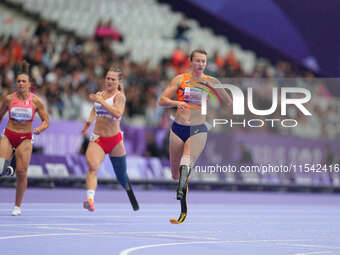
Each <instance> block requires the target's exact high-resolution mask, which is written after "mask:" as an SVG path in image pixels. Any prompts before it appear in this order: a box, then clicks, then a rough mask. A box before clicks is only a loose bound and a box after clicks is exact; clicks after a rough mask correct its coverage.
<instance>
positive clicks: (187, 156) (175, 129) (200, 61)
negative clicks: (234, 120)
mask: <svg viewBox="0 0 340 255" xmlns="http://www.w3.org/2000/svg"><path fill="white" fill-rule="evenodd" d="M190 62H191V71H190V72H189V73H183V74H179V75H177V76H176V77H174V78H173V79H172V80H171V81H170V83H169V85H168V87H167V88H166V89H165V90H164V92H163V93H162V95H161V97H160V100H159V105H160V106H163V107H168V108H171V107H177V112H176V115H175V120H174V122H173V124H172V127H171V130H170V145H169V150H170V166H171V173H172V178H173V179H175V180H178V186H177V195H176V196H177V200H180V202H181V214H180V217H179V218H178V220H176V219H170V222H171V223H174V224H178V223H182V222H184V220H185V218H186V215H187V203H186V195H187V190H188V185H187V182H188V178H189V175H190V171H191V169H192V167H193V165H194V164H195V162H196V160H197V159H198V157H199V156H200V154H201V152H202V151H203V149H204V147H205V144H206V140H207V132H208V128H207V126H206V125H205V121H206V115H202V114H201V105H200V104H201V100H202V94H203V92H202V90H201V89H199V88H198V87H200V86H208V85H210V86H209V87H212V86H213V85H214V84H219V83H220V82H219V81H218V80H217V79H216V78H214V77H212V76H208V75H205V74H204V70H205V67H206V64H207V63H206V62H207V52H206V51H205V50H204V49H196V50H194V51H192V53H191V54H190ZM216 91H217V92H218V93H219V94H221V96H222V97H223V98H224V100H225V101H226V102H227V104H228V105H230V104H231V103H232V99H231V98H230V96H229V95H228V94H227V92H226V91H225V90H224V89H216ZM175 95H177V100H174V99H172V98H173V96H175Z"/></svg>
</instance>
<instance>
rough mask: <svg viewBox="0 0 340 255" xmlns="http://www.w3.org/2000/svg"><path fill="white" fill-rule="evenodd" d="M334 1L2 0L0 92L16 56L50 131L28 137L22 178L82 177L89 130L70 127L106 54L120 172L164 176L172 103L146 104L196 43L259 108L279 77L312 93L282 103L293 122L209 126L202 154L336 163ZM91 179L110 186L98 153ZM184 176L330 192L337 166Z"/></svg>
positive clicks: (72, 182) (81, 115)
mask: <svg viewBox="0 0 340 255" xmlns="http://www.w3.org/2000/svg"><path fill="white" fill-rule="evenodd" d="M293 5H294V8H293ZM296 5H298V6H296ZM339 9H340V3H339V2H336V1H329V2H328V3H327V4H324V3H322V5H321V2H315V3H313V5H312V4H310V3H309V1H308V0H300V1H298V3H297V2H296V1H285V0H275V1H271V0H256V1H254V0H250V1H247V4H244V1H242V4H241V1H199V0H183V1H176V0H173V1H171V0H143V1H138V0H137V1H134V0H124V1H120V0H97V1H91V0H72V1H70V0H57V1H56V0H3V1H1V3H0V84H1V91H0V92H1V98H3V96H5V95H7V94H8V93H11V92H13V91H14V89H15V63H16V62H17V61H18V60H22V59H26V60H27V61H28V62H29V63H30V64H31V67H32V70H31V71H32V77H33V78H34V85H33V88H32V90H33V91H34V93H36V94H38V95H39V96H40V97H41V98H43V99H44V101H45V104H46V105H47V107H48V112H49V114H50V119H51V125H50V128H49V129H48V130H47V131H45V132H44V133H43V134H41V135H40V136H38V137H36V140H35V144H34V154H33V156H32V161H31V166H30V168H29V173H28V176H29V180H30V184H31V185H38V186H48V187H54V186H56V185H57V186H58V185H60V186H74V187H82V186H83V185H84V181H85V176H86V173H87V166H86V162H85V159H84V155H83V154H84V149H85V147H86V144H87V142H88V139H87V138H86V137H82V135H81V132H80V131H81V127H82V125H83V122H84V120H86V119H87V117H88V114H89V112H90V110H91V104H90V102H89V100H88V94H89V93H91V92H96V91H98V90H100V89H101V86H102V84H103V75H104V74H105V70H107V68H108V66H110V65H111V64H112V63H116V64H117V65H119V66H120V67H121V69H122V70H123V73H124V87H125V93H126V96H127V105H126V114H125V116H124V118H123V120H122V127H123V131H124V137H125V145H126V147H127V153H128V172H129V175H130V178H131V179H132V181H133V182H134V183H139V184H142V185H144V186H143V187H147V188H150V187H152V186H153V185H170V186H173V185H175V183H174V182H173V181H172V180H171V177H170V170H169V161H168V129H169V126H170V124H171V120H170V118H169V116H170V115H171V113H172V111H173V110H165V109H162V108H160V107H157V100H158V97H159V96H160V93H161V92H162V90H164V88H165V86H166V85H167V82H168V81H169V79H171V77H173V76H174V75H176V74H177V73H181V72H184V71H185V70H187V69H188V68H189V66H190V62H189V60H188V57H187V54H188V53H189V52H190V51H191V50H192V49H195V48H198V47H203V48H205V49H206V50H207V51H208V54H209V55H208V64H207V74H211V75H214V76H216V77H217V78H220V79H221V80H223V77H226V78H229V79H230V78H236V79H238V81H239V84H240V86H241V88H242V89H243V90H244V91H246V89H247V87H249V86H251V87H252V88H253V89H254V93H255V95H256V102H257V103H256V104H257V106H258V107H259V108H261V107H262V108H263V109H267V108H268V105H269V106H270V105H271V96H272V94H271V90H272V88H275V87H276V88H280V86H282V84H284V82H283V81H284V79H285V78H290V79H293V80H294V86H299V87H303V88H307V89H309V90H310V91H311V92H312V101H311V103H310V104H309V105H308V108H309V110H310V111H311V112H312V114H313V115H312V117H307V118H305V117H304V116H299V114H298V112H297V111H294V110H292V111H290V112H289V114H290V117H292V118H295V119H298V120H299V126H298V127H297V128H289V129H287V128H286V129H282V128H267V127H263V128H256V129H250V128H240V127H235V128H224V129H223V130H214V131H213V132H211V133H210V134H209V139H208V143H207V147H206V149H205V152H204V154H203V155H202V160H206V162H207V161H209V162H211V163H212V164H222V163H225V164H227V163H229V164H234V165H238V164H240V163H248V164H252V165H256V164H272V165H280V164H284V165H289V164H302V165H303V164H305V163H307V164H322V165H324V164H327V165H335V164H339V161H340V160H339V159H340V146H339V144H340V143H339V137H340V118H339V116H340V115H339V113H340V102H339V98H338V96H340V87H339V86H338V85H339V84H338V80H337V79H336V77H337V76H338V75H339V74H340V62H339V59H340V57H339V52H340V42H339V41H340V36H338V34H339V31H338V28H337V27H336V26H337V13H336V12H337V11H338V10H339ZM326 13H327V15H326ZM255 78H256V79H255ZM261 79H265V80H266V81H267V82H260V80H261ZM268 81H270V82H268ZM228 117H229V118H231V117H232V116H231V113H229V114H228ZM246 117H247V118H248V119H249V118H252V116H251V115H247V116H246ZM6 122H7V121H6V118H5V120H4V121H3V122H2V123H1V126H0V129H1V130H2V129H3V127H4V126H5V124H6ZM38 122H39V120H36V122H35V124H34V125H37V123H38ZM99 180H100V183H102V184H106V185H113V186H116V182H115V177H114V173H113V170H112V167H111V165H110V162H109V161H108V160H107V159H106V160H105V162H104V163H103V165H102V166H101V169H100V172H99ZM14 181H15V178H4V179H1V180H0V185H2V186H13V183H14ZM191 182H192V186H193V187H196V188H202V189H210V188H222V189H226V190H245V189H247V190H280V191H281V190H286V191H322V192H339V191H340V173H339V171H337V172H336V171H334V172H333V173H325V172H321V173H316V172H309V173H296V174H292V173H291V174H289V175H287V174H271V175H262V174H254V173H242V174H233V173H227V174H202V173H200V174H197V173H194V174H193V176H192V179H191Z"/></svg>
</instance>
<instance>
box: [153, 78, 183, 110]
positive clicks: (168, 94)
mask: <svg viewBox="0 0 340 255" xmlns="http://www.w3.org/2000/svg"><path fill="white" fill-rule="evenodd" d="M182 80H183V75H177V76H176V77H175V78H173V79H172V80H171V81H170V83H169V85H168V87H167V88H166V89H165V90H164V92H163V94H162V95H161V97H160V99H159V102H158V104H159V105H160V106H163V107H168V108H171V107H177V108H178V109H179V110H181V111H184V110H185V109H186V108H187V107H188V105H187V103H185V102H180V101H177V100H172V99H171V98H172V97H173V96H174V95H175V94H176V91H177V89H178V87H179V86H180V84H181V82H182Z"/></svg>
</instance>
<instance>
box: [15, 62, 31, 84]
mask: <svg viewBox="0 0 340 255" xmlns="http://www.w3.org/2000/svg"><path fill="white" fill-rule="evenodd" d="M17 65H18V70H17V74H16V77H18V76H19V75H20V74H25V75H27V76H28V80H29V81H30V80H31V78H30V65H29V64H28V63H27V61H26V60H23V61H21V62H20V63H18V64H17Z"/></svg>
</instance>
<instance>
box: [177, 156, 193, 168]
mask: <svg viewBox="0 0 340 255" xmlns="http://www.w3.org/2000/svg"><path fill="white" fill-rule="evenodd" d="M193 165H194V160H193V157H192V156H191V155H183V156H182V158H181V162H180V166H188V167H189V168H192V167H193Z"/></svg>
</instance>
